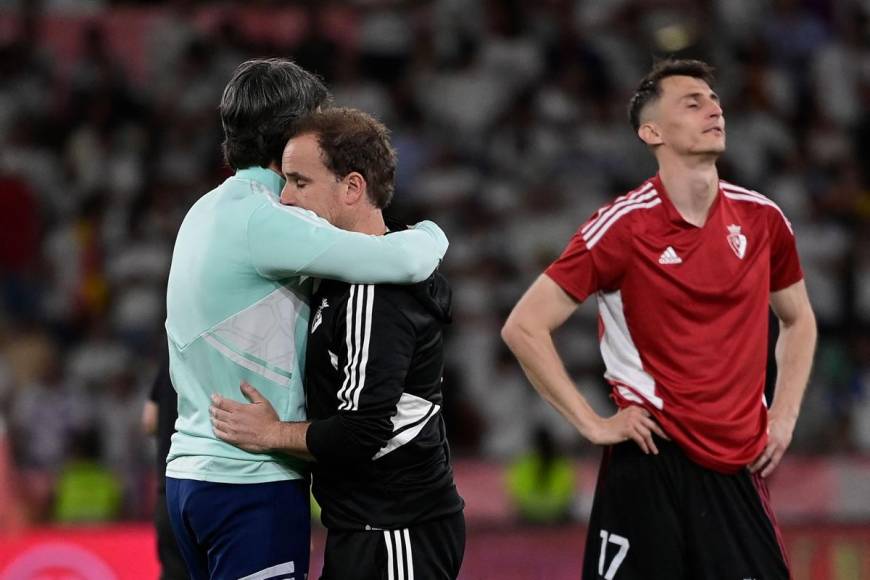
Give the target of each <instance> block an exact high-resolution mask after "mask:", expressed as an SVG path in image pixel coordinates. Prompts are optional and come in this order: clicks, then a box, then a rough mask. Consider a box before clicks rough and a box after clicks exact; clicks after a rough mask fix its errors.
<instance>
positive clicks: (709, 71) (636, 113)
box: [628, 58, 714, 132]
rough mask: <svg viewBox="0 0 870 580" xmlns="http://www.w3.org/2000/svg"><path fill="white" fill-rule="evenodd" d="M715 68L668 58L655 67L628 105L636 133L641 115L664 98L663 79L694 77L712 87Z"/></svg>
mask: <svg viewBox="0 0 870 580" xmlns="http://www.w3.org/2000/svg"><path fill="white" fill-rule="evenodd" d="M713 70H714V69H713V67H712V66H710V65H709V64H707V63H706V62H703V61H700V60H677V59H673V58H668V59H664V60H660V61H658V62H656V63H655V64H654V65H653V68H652V70H651V71H650V72H649V73H648V74H647V75H646V76H645V77H643V80H641V81H640V84H639V85H638V87H637V90H636V91H635V92H634V95H632V97H631V101H629V103H628V120H629V122H631V126H632V127H633V128H634V130H635V132H636V131H637V130H638V129H640V115H641V113H642V112H643V109H644V108H645V107H646V106H647V105H648V104H650V103H652V102H654V101H656V100H658V98H659V97H661V96H662V87H661V82H662V79H666V78H668V77H676V76H681V77H694V78H696V79H701V80H702V81H704V82H705V83H707V84H708V85H710V86H711V87H712V86H713V81H714V76H713Z"/></svg>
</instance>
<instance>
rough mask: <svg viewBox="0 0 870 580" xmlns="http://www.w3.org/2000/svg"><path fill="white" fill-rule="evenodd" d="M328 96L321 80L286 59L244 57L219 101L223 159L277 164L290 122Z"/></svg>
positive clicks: (240, 165)
mask: <svg viewBox="0 0 870 580" xmlns="http://www.w3.org/2000/svg"><path fill="white" fill-rule="evenodd" d="M329 101H330V95H329V91H328V90H327V88H326V86H325V85H324V84H323V82H322V81H321V80H320V79H319V78H317V77H316V76H315V75H313V74H311V73H310V72H308V71H306V70H305V69H303V68H302V67H300V66H299V65H297V64H295V63H293V62H292V61H290V60H287V59H282V58H270V59H254V60H249V61H246V62H243V63H242V64H241V65H239V67H238V68H237V69H236V71H235V73H233V77H232V78H231V79H230V82H229V83H227V86H226V88H224V94H223V97H222V98H221V104H220V115H221V123H222V124H223V128H224V142H223V151H224V158H225V159H226V161H227V164H228V165H229V166H230V167H232V168H233V169H244V168H246V167H255V166H259V167H268V166H269V165H270V164H271V163H275V164H277V165H280V164H281V152H282V151H283V150H284V144H285V143H286V141H287V138H288V136H289V129H290V127H291V126H292V125H293V123H294V122H296V121H297V120H299V119H300V118H302V117H304V116H305V115H308V114H310V113H312V112H313V111H315V110H317V109H318V108H319V107H323V106H326V105H327V104H328V103H329Z"/></svg>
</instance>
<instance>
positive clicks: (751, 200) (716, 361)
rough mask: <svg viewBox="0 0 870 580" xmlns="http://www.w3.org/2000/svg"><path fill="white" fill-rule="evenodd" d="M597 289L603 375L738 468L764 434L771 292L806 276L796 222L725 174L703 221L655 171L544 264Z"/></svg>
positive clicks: (665, 423)
mask: <svg viewBox="0 0 870 580" xmlns="http://www.w3.org/2000/svg"><path fill="white" fill-rule="evenodd" d="M545 273H546V274H547V275H548V276H549V277H550V278H552V279H553V280H554V281H555V282H556V283H557V284H558V285H559V286H560V287H561V288H562V289H563V290H565V291H566V292H567V293H568V294H570V295H571V296H573V297H574V298H575V299H576V300H579V301H583V300H585V299H586V298H587V297H589V296H590V295H591V294H595V295H596V298H597V300H598V311H599V334H600V341H601V355H602V357H603V359H604V363H605V365H606V367H607V371H606V373H605V375H604V376H605V378H606V379H607V381H608V382H609V383H610V384H611V385H612V387H613V391H612V393H613V395H612V396H613V398H614V400H615V401H616V403H617V404H618V405H619V406H620V407H626V406H628V405H642V406H643V407H645V408H646V409H648V410H649V411H650V413H652V414H653V415H654V417H655V418H656V420H657V421H658V422H659V424H660V425H661V426H662V428H663V429H664V430H665V432H666V433H667V434H668V436H669V437H671V439H673V440H674V441H675V442H677V443H678V444H679V445H680V446H681V447H682V448H683V449H684V450H685V452H686V454H687V455H688V456H689V457H690V458H692V459H693V460H694V461H696V462H697V463H700V464H701V465H703V466H705V467H708V468H710V469H715V470H717V471H722V472H733V471H736V470H738V469H740V468H741V467H743V466H745V465H747V464H749V463H751V462H752V461H753V460H754V459H755V458H756V457H757V456H758V455H759V454H760V453H761V452H762V450H763V449H764V446H765V444H766V441H767V408H766V402H765V401H764V379H765V370H766V366H767V338H768V337H767V333H768V303H769V299H770V293H771V292H773V291H777V290H781V289H783V288H786V287H788V286H791V285H792V284H794V283H795V282H798V281H800V280H801V279H802V278H803V273H802V271H801V267H800V262H799V261H798V255H797V249H796V247H795V239H794V233H793V232H792V229H791V224H790V223H789V222H788V220H787V219H786V218H785V216H784V215H783V213H782V211H781V210H780V209H779V207H777V206H776V204H774V203H773V202H772V201H770V200H769V199H768V198H766V197H764V196H763V195H761V194H759V193H757V192H754V191H750V190H747V189H744V188H742V187H738V186H736V185H732V184H730V183H726V182H724V181H720V183H719V191H718V193H717V195H716V200H715V201H714V202H713V205H712V207H711V208H710V213H709V216H708V218H707V222H706V223H705V224H704V226H703V227H697V226H694V225H692V224H690V223H688V222H687V221H685V220H684V219H683V218H682V217H681V216H680V214H679V212H677V209H676V208H675V207H674V205H673V203H672V202H671V200H670V199H669V198H668V196H667V193H666V192H665V189H664V187H663V185H662V182H661V180H660V179H659V178H658V176H656V177H654V178H652V179H649V180H647V181H646V182H644V184H643V185H642V186H641V187H639V188H638V189H635V190H634V191H632V192H630V193H628V194H627V195H624V196H622V197H620V198H617V199H616V200H615V201H614V202H613V203H611V204H610V205H607V206H605V207H603V208H601V209H600V210H598V211H597V212H596V213H595V214H594V215H593V216H592V217H591V218H590V219H589V221H587V222H586V223H585V224H584V225H583V226H582V227H581V228H580V229H579V230H578V231H577V233H576V234H575V235H574V237H573V238H572V239H571V242H570V243H569V244H568V247H567V248H566V249H565V251H564V252H563V253H562V255H561V256H560V257H559V259H557V260H556V261H555V262H553V264H552V265H551V266H550V267H549V268H547V270H546V272H545Z"/></svg>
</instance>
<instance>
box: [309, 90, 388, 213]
mask: <svg viewBox="0 0 870 580" xmlns="http://www.w3.org/2000/svg"><path fill="white" fill-rule="evenodd" d="M293 133H294V135H304V134H313V135H314V136H316V137H317V143H318V144H319V145H320V150H321V152H322V156H323V163H324V165H326V167H327V169H329V170H330V171H331V172H332V173H333V174H335V175H336V176H337V177H340V178H341V177H344V176H346V175H347V174H348V173H351V172H352V171H356V172H358V173H360V174H361V175H362V176H363V177H364V178H365V180H366V185H367V191H368V196H369V200H370V201H371V202H372V204H373V205H374V206H375V207H377V208H379V209H383V208H385V207H387V206H388V205H390V201H392V199H393V189H394V185H393V181H394V180H395V177H396V150H395V149H393V147H392V145H391V144H390V131H389V129H387V128H386V127H385V126H384V124H383V123H381V122H380V121H378V120H377V119H375V118H374V117H372V116H371V115H369V114H367V113H364V112H363V111H360V110H357V109H346V108H341V107H336V108H332V109H326V110H324V111H317V112H315V113H312V114H311V115H309V116H307V117H305V118H303V119H302V120H300V121H299V122H298V123H296V125H295V126H294V130H293Z"/></svg>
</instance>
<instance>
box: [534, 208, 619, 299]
mask: <svg viewBox="0 0 870 580" xmlns="http://www.w3.org/2000/svg"><path fill="white" fill-rule="evenodd" d="M600 214H601V212H598V213H596V214H595V215H594V216H593V217H592V218H591V219H590V220H589V221H588V222H587V223H586V224H584V225H583V227H581V228H580V229H579V230H577V233H575V234H574V236H573V237H572V238H571V241H570V242H569V243H568V246H567V247H566V248H565V250H564V251H563V252H562V255H561V256H559V258H557V259H556V261H555V262H553V263H552V264H550V266H549V267H548V268H547V269H546V270H545V271H544V274H546V275H547V276H549V277H550V278H551V279H552V280H553V281H554V282H556V284H558V285H559V286H560V287H561V288H562V290H564V291H565V292H567V293H568V294H570V295H571V296H572V297H573V298H574V299H575V300H577V301H578V302H583V301H584V300H586V299H587V298H588V297H589V296H590V295H592V294H594V293H595V292H598V291H599V290H615V289H617V288H619V285H620V282H621V281H622V275H623V273H624V271H625V265H626V263H627V262H628V260H629V258H630V255H631V236H630V226H629V223H630V220H629V219H625V218H623V219H621V220H619V221H617V222H616V223H613V224H610V225H609V226H605V228H603V229H604V231H601V230H600V229H597V228H596V218H597V217H598V216H599V215H600Z"/></svg>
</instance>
